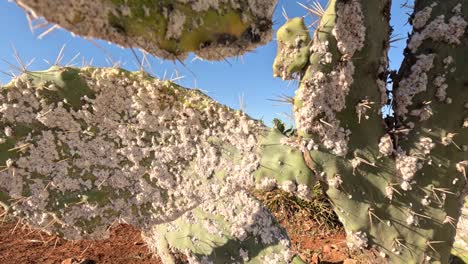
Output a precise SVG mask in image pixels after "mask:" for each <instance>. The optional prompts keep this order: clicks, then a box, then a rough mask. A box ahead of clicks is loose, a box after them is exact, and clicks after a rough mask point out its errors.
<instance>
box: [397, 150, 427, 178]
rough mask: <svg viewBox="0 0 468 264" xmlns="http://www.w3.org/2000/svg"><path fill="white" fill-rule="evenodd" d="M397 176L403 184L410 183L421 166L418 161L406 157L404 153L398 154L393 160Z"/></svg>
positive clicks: (415, 158) (414, 158)
mask: <svg viewBox="0 0 468 264" xmlns="http://www.w3.org/2000/svg"><path fill="white" fill-rule="evenodd" d="M395 166H396V172H397V176H398V177H399V178H401V179H402V180H403V181H405V182H408V183H409V182H411V180H412V179H413V178H414V176H415V175H416V172H418V171H419V170H420V169H421V168H422V165H421V164H420V163H419V159H418V158H417V157H414V156H408V155H406V154H405V153H404V152H401V151H400V152H398V153H397V156H396V160H395Z"/></svg>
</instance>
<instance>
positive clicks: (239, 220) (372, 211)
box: [0, 0, 468, 264]
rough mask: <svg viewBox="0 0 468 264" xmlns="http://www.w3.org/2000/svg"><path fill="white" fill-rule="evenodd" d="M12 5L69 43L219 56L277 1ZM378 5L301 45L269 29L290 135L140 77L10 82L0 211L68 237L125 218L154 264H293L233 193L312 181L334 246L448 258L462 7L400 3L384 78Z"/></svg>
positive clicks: (5, 90)
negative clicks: (290, 99)
mask: <svg viewBox="0 0 468 264" xmlns="http://www.w3.org/2000/svg"><path fill="white" fill-rule="evenodd" d="M16 2H17V3H18V4H19V5H20V6H21V7H23V8H24V9H26V10H28V12H31V13H32V14H34V15H36V16H44V17H45V18H46V19H47V20H49V21H50V22H53V23H57V24H58V25H59V26H61V27H64V28H66V29H68V30H70V31H72V32H74V33H76V34H80V35H84V36H88V37H97V38H101V39H106V40H109V41H112V42H114V43H116V44H119V45H123V46H135V47H139V48H142V49H145V50H147V51H148V52H150V53H152V54H153V55H156V56H161V57H164V58H170V59H183V58H184V57H185V56H186V55H187V54H188V53H190V52H195V53H196V54H197V55H198V56H200V57H203V58H207V59H214V60H219V59H222V58H224V57H227V56H236V55H240V54H242V53H244V52H247V51H249V50H251V49H253V48H254V47H256V46H258V45H261V44H264V43H266V42H267V41H268V40H269V39H270V37H271V25H272V22H271V16H272V14H273V10H274V6H275V2H276V1H263V0H255V1H242V0H234V1H232V0H231V1H228V0H203V1H202V0H194V1H188V0H177V1H160V2H157V3H156V2H155V1H143V0H134V1H131V0H128V1H120V0H103V1H87V0H85V1H60V2H59V1H52V0H44V1H32V0H21V1H20V0H17V1H16ZM390 5H391V0H373V1H364V0H330V1H329V3H328V5H327V7H326V8H325V9H324V10H321V12H318V13H320V15H321V16H320V18H319V21H318V22H317V24H316V25H317V30H316V31H315V33H314V34H313V36H311V35H310V34H309V32H308V30H307V29H308V27H307V26H306V25H305V24H304V20H303V19H302V18H290V19H287V21H286V23H285V24H284V25H283V26H282V27H281V28H280V29H279V30H278V32H277V37H276V40H277V44H278V53H277V56H276V58H275V61H274V65H273V72H274V75H275V76H277V77H281V78H283V79H299V88H298V89H297V91H296V96H295V98H294V106H293V107H294V117H295V123H296V127H297V131H296V133H285V132H284V131H283V130H284V129H283V128H284V127H283V128H281V126H279V125H277V127H276V128H273V129H270V128H268V127H266V126H265V125H264V124H262V123H261V122H260V121H257V120H253V119H251V118H250V117H248V116H247V115H245V114H244V113H242V112H241V111H236V110H233V109H230V108H228V107H225V106H223V105H220V104H219V103H217V102H215V101H213V100H212V99H211V98H209V97H207V96H206V95H204V94H203V93H201V92H200V91H198V90H189V89H185V88H183V87H180V86H178V85H176V84H174V83H171V82H167V81H160V80H157V79H154V78H152V77H150V76H148V75H147V74H145V73H142V72H127V71H125V70H121V69H98V68H82V69H76V68H67V67H52V68H50V69H48V70H46V71H40V72H30V71H26V72H24V73H23V74H22V75H21V76H19V77H17V78H14V79H13V80H12V81H11V82H10V83H9V84H7V85H5V86H3V87H2V88H1V90H0V102H1V104H0V119H1V124H0V125H1V130H0V166H1V167H0V205H2V206H3V207H4V208H5V209H6V210H7V211H8V212H11V213H12V214H14V215H17V216H19V217H23V218H24V219H25V220H26V221H27V222H28V223H29V224H30V225H32V226H34V227H36V228H39V229H42V230H44V231H47V232H51V233H56V234H59V235H61V236H63V237H65V238H68V239H84V238H94V239H97V238H101V237H102V236H103V235H105V234H106V232H107V230H108V227H109V226H110V225H112V224H113V223H115V222H119V221H120V222H127V223H130V224H132V225H134V226H136V227H138V228H140V229H141V230H142V232H143V236H144V238H145V241H147V243H148V244H149V246H150V248H151V249H153V250H154V252H156V253H158V254H159V255H160V256H161V258H162V260H163V262H164V263H175V261H176V260H175V258H174V253H179V254H180V253H182V254H184V255H186V256H187V259H188V260H189V262H190V263H303V262H302V260H300V259H299V258H298V257H295V256H294V255H293V254H291V252H290V250H289V246H290V244H289V241H288V237H287V235H286V233H285V231H284V230H283V229H282V228H281V227H280V226H279V224H278V223H277V222H276V221H275V219H274V217H273V216H272V215H271V214H270V213H269V212H268V210H266V209H265V208H264V207H263V206H262V204H261V203H260V202H258V201H257V200H255V198H253V197H252V196H251V195H250V194H249V193H248V191H249V190H251V189H253V188H258V189H265V190H270V189H272V188H276V187H278V188H282V189H284V190H286V191H289V192H292V193H294V194H296V195H298V196H300V197H301V198H304V199H310V198H311V197H310V196H311V188H312V186H313V185H314V183H315V181H316V180H317V181H319V182H320V184H321V185H322V187H323V189H324V191H325V192H326V194H327V195H328V197H329V199H330V201H331V202H332V204H333V206H334V210H335V212H336V213H337V214H338V216H339V218H340V220H341V222H342V223H343V225H344V228H345V230H346V233H347V242H348V246H349V247H350V248H351V249H356V250H361V249H370V250H373V251H375V253H376V255H377V256H379V257H378V258H379V259H375V262H379V263H380V262H381V263H410V264H412V263H441V264H444V263H449V261H450V254H451V251H452V247H453V244H454V240H455V235H456V233H457V223H458V220H459V218H460V215H461V212H462V208H463V204H464V201H465V196H466V193H467V170H468V154H467V151H468V134H467V132H466V129H467V128H468V121H467V120H468V92H467V90H466V89H467V86H468V75H467V74H466V72H468V67H465V63H466V62H467V61H468V52H467V49H468V35H467V32H466V29H467V26H468V22H467V20H468V3H467V2H466V1H461V0H444V1H432V0H416V1H415V6H414V14H413V15H412V16H411V18H410V22H411V24H412V25H413V32H412V33H411V35H410V36H409V38H408V41H407V48H406V49H405V54H404V55H405V59H404V61H403V63H402V65H401V68H400V69H399V71H398V72H396V73H394V74H391V76H390V70H389V66H388V57H387V54H388V50H389V47H390V42H391V40H390V35H391V31H392V30H391V27H390V26H389V21H390ZM315 13H317V12H315ZM130 43H131V44H130ZM390 77H391V81H392V82H393V86H394V87H393V94H392V96H393V98H394V102H395V103H394V104H393V105H392V108H393V112H394V113H395V116H394V118H393V119H391V120H392V121H388V122H384V120H383V119H382V117H381V116H382V113H381V109H382V106H383V105H385V104H387V101H388V97H387V94H388V91H387V86H388V83H389V79H390ZM232 197H234V201H233V200H232V199H231V198H232ZM460 229H461V230H465V229H466V227H462V228H460ZM463 235H464V234H461V233H459V234H458V237H460V239H463ZM181 237H183V239H181ZM457 245H463V243H461V244H460V243H457ZM465 245H466V243H465Z"/></svg>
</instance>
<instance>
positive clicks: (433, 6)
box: [273, 0, 468, 263]
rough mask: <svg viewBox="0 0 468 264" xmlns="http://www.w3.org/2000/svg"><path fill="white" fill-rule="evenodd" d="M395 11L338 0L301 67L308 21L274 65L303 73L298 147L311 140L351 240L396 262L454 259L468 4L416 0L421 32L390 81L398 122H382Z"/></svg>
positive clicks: (282, 40)
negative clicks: (390, 12) (392, 81)
mask: <svg viewBox="0 0 468 264" xmlns="http://www.w3.org/2000/svg"><path fill="white" fill-rule="evenodd" d="M389 7H390V1H387V0H381V1H363V0H362V1H361V0H349V1H340V0H332V1H330V2H329V4H328V8H327V9H326V11H325V13H324V14H323V16H322V17H321V22H320V25H319V26H318V28H317V30H316V32H315V36H314V40H313V42H312V44H311V45H310V47H309V52H310V57H309V62H308V63H307V64H306V65H305V67H303V69H302V70H298V69H297V66H298V65H302V64H304V63H303V59H302V56H303V54H306V53H307V49H305V48H304V41H303V40H306V39H307V37H305V36H304V35H303V29H304V25H303V24H301V23H298V20H297V19H291V20H289V21H288V22H287V23H286V24H285V25H284V26H283V27H282V29H280V30H279V31H278V36H277V39H278V41H279V43H278V46H279V47H284V48H282V49H281V50H280V51H279V53H278V57H277V58H276V60H275V65H274V67H273V69H274V71H275V75H277V76H282V77H283V78H285V79H287V78H290V77H291V76H293V75H291V74H292V73H296V75H298V76H300V86H299V89H298V91H297V92H296V97H295V104H294V111H295V118H296V125H297V127H298V130H299V133H300V134H301V135H302V136H301V137H300V138H299V139H298V140H297V142H299V144H298V145H297V147H298V148H299V149H304V145H305V144H304V143H302V142H304V140H306V145H308V146H312V148H310V147H309V149H312V150H311V151H310V152H309V154H307V155H310V158H311V160H312V161H313V166H311V167H312V168H314V170H315V171H316V173H317V175H319V177H320V180H321V182H322V183H323V185H324V186H325V189H326V192H327V194H328V196H329V198H330V200H331V201H332V203H333V204H334V208H335V211H336V212H337V214H338V215H339V217H340V220H341V221H342V223H343V224H344V226H345V229H346V232H347V235H348V237H347V239H348V245H349V246H350V247H351V248H355V249H364V248H373V249H374V250H376V251H377V252H378V253H379V255H380V256H381V257H382V261H385V260H388V262H389V263H448V262H449V257H450V252H451V248H452V244H453V241H454V237H455V232H456V224H457V221H458V218H459V216H460V213H461V212H460V209H461V206H462V201H463V199H464V196H465V186H466V167H467V162H468V161H467V158H468V154H467V152H466V151H467V145H468V136H467V133H466V131H465V130H466V127H467V124H466V123H467V121H466V109H467V102H468V93H466V91H464V90H465V89H466V88H465V86H466V83H468V82H467V81H468V80H467V79H466V78H467V77H466V76H465V75H464V74H462V72H464V71H466V70H467V68H466V67H464V62H465V61H466V59H467V58H465V57H466V54H467V53H466V48H467V46H466V43H467V41H468V38H467V37H466V33H465V30H466V26H467V25H468V23H467V22H465V19H464V17H466V16H467V15H468V6H465V5H464V4H463V3H459V1H444V2H443V3H440V2H437V3H436V2H435V1H416V7H415V15H414V18H413V20H412V21H413V24H414V33H413V34H412V36H411V37H410V39H409V41H408V48H407V49H406V59H405V61H404V63H403V65H402V68H401V70H400V72H399V74H398V76H397V77H396V78H395V79H394V82H395V87H394V88H395V89H394V90H395V101H396V104H395V106H394V111H395V114H396V117H397V120H398V121H397V123H396V124H395V123H393V124H390V125H391V126H390V127H387V129H385V127H384V124H383V120H382V119H381V113H380V109H381V106H382V104H385V103H386V101H387V98H386V82H387V75H388V70H387V68H388V65H387V50H388V47H389V35H390V28H389V26H388V20H389V11H390V10H389ZM444 15H445V16H444ZM291 60H292V61H293V62H294V63H292V62H291ZM297 73H298V74H297ZM307 140H308V141H309V142H308V143H307ZM376 261H377V260H376Z"/></svg>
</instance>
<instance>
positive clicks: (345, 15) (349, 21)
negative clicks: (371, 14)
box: [332, 0, 366, 58]
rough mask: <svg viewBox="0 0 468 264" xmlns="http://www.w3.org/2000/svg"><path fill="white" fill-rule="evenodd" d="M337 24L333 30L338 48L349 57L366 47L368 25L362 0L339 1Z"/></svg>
mask: <svg viewBox="0 0 468 264" xmlns="http://www.w3.org/2000/svg"><path fill="white" fill-rule="evenodd" d="M336 16H337V18H336V25H335V28H334V29H333V31H332V34H333V36H335V38H336V40H337V42H338V43H337V46H338V50H339V51H340V53H341V54H343V55H346V56H347V57H348V58H351V57H353V56H354V53H355V52H356V51H359V50H361V49H362V48H363V47H364V41H365V40H366V27H365V25H364V15H363V13H362V10H361V0H350V1H346V2H337V6H336Z"/></svg>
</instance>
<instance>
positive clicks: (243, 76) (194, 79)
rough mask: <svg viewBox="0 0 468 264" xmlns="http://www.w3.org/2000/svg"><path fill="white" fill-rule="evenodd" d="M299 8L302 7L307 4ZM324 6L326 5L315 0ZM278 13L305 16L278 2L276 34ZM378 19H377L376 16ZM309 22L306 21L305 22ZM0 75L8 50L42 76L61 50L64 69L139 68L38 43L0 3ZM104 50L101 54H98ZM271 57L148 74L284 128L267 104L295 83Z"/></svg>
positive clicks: (399, 26)
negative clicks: (277, 71) (279, 72)
mask: <svg viewBox="0 0 468 264" xmlns="http://www.w3.org/2000/svg"><path fill="white" fill-rule="evenodd" d="M300 2H302V3H304V4H307V3H308V1H307V0H301V1H300ZM320 2H321V3H322V4H323V5H325V4H326V2H327V1H326V0H320ZM405 2H410V3H411V2H412V1H407V0H393V6H392V25H393V26H394V29H395V32H394V35H396V36H397V37H406V35H407V32H408V30H410V28H409V26H408V25H407V24H406V21H407V20H408V14H407V13H409V12H410V11H411V10H409V9H408V8H402V7H401V5H402V4H403V3H405ZM282 7H284V9H285V10H286V13H287V14H288V16H289V17H295V16H304V15H305V14H306V11H305V10H304V9H303V8H302V7H300V6H299V5H298V4H297V2H296V1H295V0H279V3H278V7H277V8H276V13H275V15H274V21H275V26H274V28H275V30H276V29H277V28H278V27H279V26H281V24H283V23H284V21H285V19H284V18H283V16H282V14H281V12H282ZM376 15H377V14H376ZM308 19H310V18H308ZM0 32H1V33H0V59H1V60H0V70H1V71H9V66H8V64H7V63H5V62H4V61H3V60H6V61H8V62H10V63H15V59H14V56H13V49H12V45H14V46H15V48H16V49H17V50H18V52H19V54H20V56H21V58H22V60H23V61H26V62H27V61H30V60H32V59H34V62H33V63H32V64H31V66H30V69H33V70H43V69H46V68H48V64H47V63H46V62H45V61H52V62H54V61H55V59H56V57H57V55H58V53H59V51H60V49H61V48H62V46H63V45H64V44H65V50H64V58H63V60H62V63H67V62H68V61H69V60H71V59H72V58H73V57H74V56H75V55H77V54H78V53H79V56H78V58H77V59H76V60H75V62H76V63H77V65H81V62H82V60H83V58H84V59H85V60H86V61H90V60H91V59H92V60H93V66H100V67H106V66H110V64H109V60H108V59H107V58H108V55H106V54H109V55H110V56H111V57H112V59H113V60H114V61H121V62H122V65H123V66H122V67H123V68H126V69H129V70H136V69H137V68H138V67H137V66H136V65H137V64H138V63H137V61H136V59H135V57H134V55H133V53H132V52H131V50H129V49H122V48H120V47H117V46H115V45H112V44H108V43H107V42H103V41H96V43H98V46H100V48H98V47H97V46H96V45H95V44H93V43H91V42H90V41H87V40H85V39H83V38H80V37H74V36H72V35H71V34H70V33H68V32H66V31H64V30H61V29H59V30H55V31H53V32H52V33H50V34H48V35H47V36H46V37H44V38H43V39H38V36H39V35H40V34H41V33H42V32H43V30H37V31H36V32H34V33H32V32H31V31H30V29H29V26H28V23H27V20H26V16H25V14H24V12H23V11H22V10H21V9H20V8H19V7H18V6H16V4H15V3H12V2H9V1H6V0H0ZM404 45H405V40H401V41H399V42H396V43H393V44H392V46H393V48H392V50H391V51H390V54H389V56H390V61H391V68H392V69H397V68H398V67H399V64H400V63H401V60H402V50H403V48H404ZM103 49H104V50H105V51H103ZM275 54H276V44H275V42H274V41H272V42H270V43H269V44H268V45H266V46H263V47H261V48H258V49H257V50H255V51H254V52H252V53H249V54H246V55H245V56H243V57H242V59H238V58H237V59H236V58H233V59H228V60H227V62H226V61H222V62H207V61H199V60H192V59H193V57H190V58H188V59H187V60H186V61H185V66H183V65H181V64H180V63H174V62H172V61H162V60H160V59H158V58H150V62H151V64H152V70H153V73H154V74H155V75H157V76H159V77H160V78H163V77H164V76H165V77H166V78H171V76H172V77H173V78H175V77H176V72H177V73H178V75H179V76H183V78H181V79H179V80H178V81H177V82H178V83H179V84H181V85H183V86H185V87H190V88H199V89H202V90H203V91H205V92H206V93H207V94H208V95H209V96H211V97H212V98H214V99H216V100H218V101H219V102H221V103H223V104H225V105H228V106H230V107H233V108H236V109H238V108H239V106H240V104H239V97H243V101H244V105H245V107H244V109H245V111H246V112H247V113H248V114H249V115H250V116H252V117H254V118H257V119H263V120H264V121H265V122H266V123H267V124H270V122H271V120H272V119H273V118H280V119H282V120H284V121H286V122H287V123H289V122H288V120H287V119H288V117H287V116H288V115H290V113H291V109H290V108H291V107H290V106H288V105H281V104H280V103H277V102H273V101H271V100H270V99H275V98H278V96H280V95H293V94H294V91H295V89H296V88H297V82H285V81H282V80H280V79H277V78H274V77H273V74H272V67H271V65H272V63H273V60H274V57H275ZM9 79H10V77H8V76H6V75H3V74H0V82H2V83H5V82H8V80H9Z"/></svg>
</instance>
